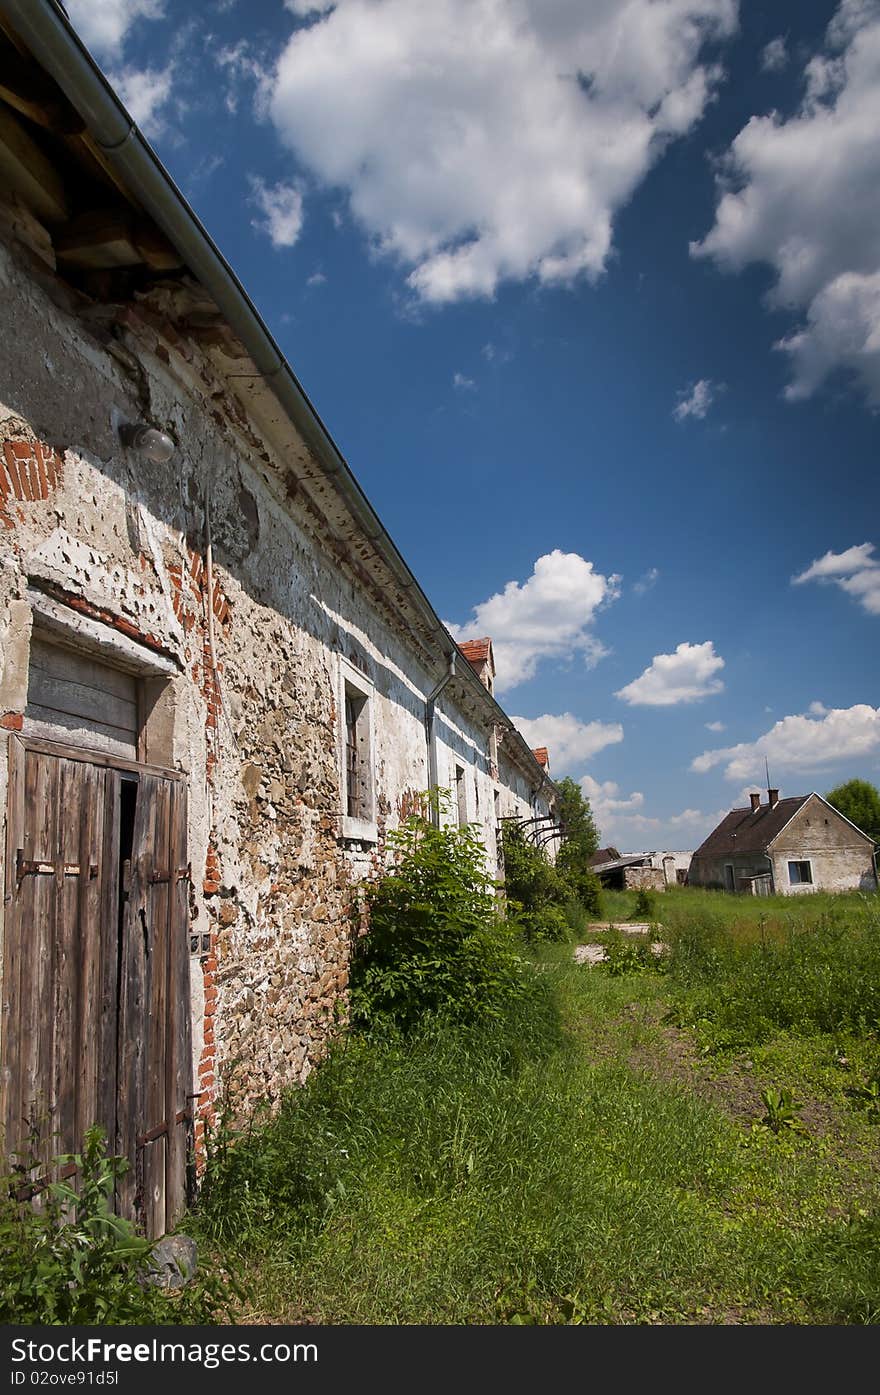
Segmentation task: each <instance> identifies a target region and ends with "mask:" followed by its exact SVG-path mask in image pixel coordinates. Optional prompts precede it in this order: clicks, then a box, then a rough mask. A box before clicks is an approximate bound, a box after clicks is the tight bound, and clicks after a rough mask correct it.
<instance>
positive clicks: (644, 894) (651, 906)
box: [633, 886, 657, 920]
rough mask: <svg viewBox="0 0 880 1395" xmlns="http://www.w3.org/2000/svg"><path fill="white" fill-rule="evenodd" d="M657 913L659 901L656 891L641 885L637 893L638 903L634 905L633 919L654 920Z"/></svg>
mask: <svg viewBox="0 0 880 1395" xmlns="http://www.w3.org/2000/svg"><path fill="white" fill-rule="evenodd" d="M656 914H657V903H656V900H655V898H654V893H653V892H651V891H649V890H648V888H647V887H645V886H640V887H639V889H638V892H637V893H636V904H635V906H634V907H633V920H653V919H654V916H655V915H656Z"/></svg>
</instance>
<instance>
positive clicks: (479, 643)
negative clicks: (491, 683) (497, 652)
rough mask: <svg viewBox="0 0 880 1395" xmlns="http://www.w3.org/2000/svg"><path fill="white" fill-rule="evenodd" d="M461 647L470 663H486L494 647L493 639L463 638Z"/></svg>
mask: <svg viewBox="0 0 880 1395" xmlns="http://www.w3.org/2000/svg"><path fill="white" fill-rule="evenodd" d="M458 647H459V649H460V650H461V652H462V654H464V656H465V658H466V659H467V661H468V663H469V664H484V663H485V662H486V660H487V659H488V657H489V651H490V650H491V648H492V641H491V639H463V640H462V641H461V643H460V644H459V646H458Z"/></svg>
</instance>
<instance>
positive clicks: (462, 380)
mask: <svg viewBox="0 0 880 1395" xmlns="http://www.w3.org/2000/svg"><path fill="white" fill-rule="evenodd" d="M452 386H453V387H454V388H458V389H459V391H463V392H473V390H474V388H475V387H476V386H477V385H476V383H475V382H474V380H473V378H466V377H465V375H464V373H453V375H452Z"/></svg>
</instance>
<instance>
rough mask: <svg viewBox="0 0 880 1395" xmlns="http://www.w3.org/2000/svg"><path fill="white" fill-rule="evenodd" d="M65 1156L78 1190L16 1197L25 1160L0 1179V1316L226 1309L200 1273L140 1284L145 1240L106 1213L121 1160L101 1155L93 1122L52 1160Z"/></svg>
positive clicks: (80, 1317) (84, 1318)
mask: <svg viewBox="0 0 880 1395" xmlns="http://www.w3.org/2000/svg"><path fill="white" fill-rule="evenodd" d="M65 1163H75V1164H76V1166H77V1167H78V1168H79V1171H80V1179H81V1181H80V1188H79V1190H78V1191H75V1190H74V1189H73V1188H72V1187H70V1186H69V1185H67V1183H65V1182H51V1183H49V1184H48V1185H47V1186H46V1187H45V1188H44V1189H43V1191H42V1192H41V1193H40V1194H39V1202H38V1209H37V1208H35V1207H34V1206H32V1205H31V1204H30V1203H29V1201H27V1200H21V1199H19V1198H20V1197H21V1196H22V1194H23V1193H25V1192H29V1191H30V1190H31V1187H29V1186H28V1185H27V1180H26V1179H27V1178H28V1177H29V1174H30V1173H31V1172H32V1171H33V1168H31V1167H29V1166H27V1165H25V1166H23V1167H21V1168H20V1169H19V1170H18V1171H17V1172H16V1173H14V1174H13V1175H12V1176H9V1177H6V1178H3V1179H2V1181H0V1322H4V1323H11V1322H15V1323H44V1324H83V1325H85V1324H96V1323H166V1322H195V1323H206V1322H211V1321H212V1320H215V1315H216V1314H217V1313H218V1311H220V1312H226V1311H227V1309H228V1305H229V1301H230V1297H231V1295H230V1293H229V1291H228V1290H227V1288H226V1287H225V1285H224V1284H223V1283H222V1282H221V1281H220V1280H219V1279H218V1278H217V1277H216V1276H213V1275H211V1274H210V1273H209V1272H203V1271H200V1272H199V1274H198V1275H197V1276H196V1277H195V1279H194V1280H193V1282H192V1283H191V1284H190V1285H188V1286H187V1287H186V1288H184V1289H182V1290H180V1291H178V1292H175V1293H166V1292H162V1291H161V1290H159V1289H158V1288H156V1287H154V1286H153V1285H150V1284H147V1283H145V1281H144V1277H143V1275H144V1270H145V1268H146V1267H147V1264H148V1260H149V1255H150V1251H151V1250H152V1248H153V1242H152V1241H150V1240H145V1239H144V1238H143V1236H141V1235H138V1234H137V1232H136V1231H135V1228H134V1226H133V1225H132V1224H131V1222H130V1221H127V1220H124V1219H123V1218H122V1217H121V1216H116V1215H114V1214H113V1209H112V1207H113V1191H114V1187H115V1184H116V1179H117V1178H118V1177H119V1176H121V1175H122V1173H123V1172H124V1171H125V1169H126V1167H127V1166H128V1164H127V1162H126V1160H125V1159H124V1158H116V1157H108V1156H107V1153H106V1137H105V1134H104V1131H103V1129H101V1128H99V1127H97V1126H94V1127H92V1128H90V1129H88V1130H87V1131H86V1135H85V1138H84V1140H83V1149H82V1152H81V1153H78V1154H63V1155H61V1156H59V1157H57V1158H55V1159H54V1165H55V1166H63V1165H64V1164H65Z"/></svg>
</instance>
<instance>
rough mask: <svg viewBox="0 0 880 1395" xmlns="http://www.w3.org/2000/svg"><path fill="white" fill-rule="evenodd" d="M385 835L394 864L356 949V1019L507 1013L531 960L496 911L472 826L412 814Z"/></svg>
mask: <svg viewBox="0 0 880 1395" xmlns="http://www.w3.org/2000/svg"><path fill="white" fill-rule="evenodd" d="M388 843H389V847H390V849H391V851H392V853H393V854H394V858H395V865H394V868H393V870H392V871H391V872H390V873H389V874H388V875H387V876H385V877H383V878H382V880H381V881H379V882H378V883H376V884H375V885H374V886H372V887H371V888H370V889H369V891H368V903H369V922H370V929H369V933H368V934H367V935H366V936H364V938H363V939H362V940H360V941H359V942H358V944H357V946H356V948H355V952H354V954H353V956H352V965H351V997H350V1004H351V1021H352V1026H353V1027H354V1029H355V1030H360V1031H365V1030H374V1029H378V1030H386V1029H387V1028H389V1027H390V1028H392V1029H395V1030H399V1031H402V1032H411V1031H412V1030H413V1029H414V1028H415V1027H416V1026H417V1025H418V1024H419V1023H420V1022H422V1021H423V1019H424V1018H425V1017H426V1016H427V1015H429V1014H432V1013H439V1014H442V1015H443V1016H444V1017H447V1018H450V1019H452V1020H455V1021H457V1022H464V1023H467V1022H475V1021H479V1020H482V1019H487V1018H495V1019H498V1020H501V1019H503V1017H504V1014H505V1012H506V1011H507V1009H508V1007H509V1006H510V1004H511V1003H512V1002H513V1001H515V1000H516V999H517V998H520V997H522V996H523V995H524V994H526V993H527V992H528V989H529V983H530V966H529V965H528V964H527V963H526V961H525V960H524V959H523V958H522V956H521V954H520V953H519V952H518V944H517V936H516V931H515V929H514V928H513V927H512V926H510V925H507V924H505V923H504V922H503V921H501V920H500V919H499V916H498V909H497V902H496V899H495V895H494V883H493V882H492V881H491V880H490V879H489V877H488V875H487V874H486V871H485V852H484V849H483V845H482V842H481V841H480V838H479V836H478V834H477V832H476V831H475V830H474V829H473V828H471V827H470V826H465V827H463V828H459V827H454V826H452V827H444V828H438V827H436V826H435V825H434V824H433V823H432V822H431V821H430V820H429V819H427V818H425V817H424V816H423V815H422V814H412V815H410V817H409V818H408V819H406V820H405V821H404V822H403V824H402V825H401V826H400V828H399V829H397V830H395V831H394V832H392V833H390V834H389V836H388Z"/></svg>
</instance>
